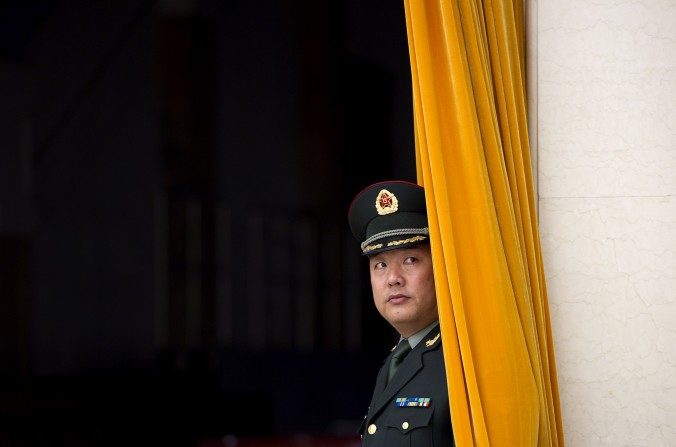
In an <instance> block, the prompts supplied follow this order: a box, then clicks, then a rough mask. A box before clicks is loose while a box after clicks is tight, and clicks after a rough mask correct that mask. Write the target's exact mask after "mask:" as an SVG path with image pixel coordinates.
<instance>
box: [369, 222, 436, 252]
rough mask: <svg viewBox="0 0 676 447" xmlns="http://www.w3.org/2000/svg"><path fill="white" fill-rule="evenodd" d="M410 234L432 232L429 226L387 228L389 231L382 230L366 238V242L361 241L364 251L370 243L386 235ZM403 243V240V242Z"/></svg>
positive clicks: (427, 233)
mask: <svg viewBox="0 0 676 447" xmlns="http://www.w3.org/2000/svg"><path fill="white" fill-rule="evenodd" d="M409 234H417V235H422V234H424V235H425V236H427V235H429V234H430V230H429V228H428V227H425V228H400V229H397V230H387V231H381V232H380V233H376V234H374V235H373V236H371V237H370V238H368V239H366V240H365V241H364V242H362V243H361V249H362V251H365V250H366V248H368V245H369V244H370V243H371V242H373V241H375V240H377V239H382V238H384V237H391V236H404V235H409ZM402 243H403V242H402Z"/></svg>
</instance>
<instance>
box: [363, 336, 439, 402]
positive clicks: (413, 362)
mask: <svg viewBox="0 0 676 447" xmlns="http://www.w3.org/2000/svg"><path fill="white" fill-rule="evenodd" d="M438 334H439V326H437V327H436V328H434V329H432V330H431V331H430V333H429V334H428V335H427V336H426V337H425V338H424V339H423V341H421V342H420V343H419V344H418V345H417V346H416V347H415V348H414V349H413V350H412V351H411V352H410V353H409V354H408V355H407V356H406V358H405V359H404V361H403V362H402V363H401V365H400V366H399V369H398V370H397V373H396V374H395V375H394V377H392V381H391V382H390V383H388V384H387V385H386V384H385V382H386V380H387V365H389V361H390V359H391V358H392V354H390V355H389V356H388V357H387V359H386V361H385V367H384V368H381V370H380V374H378V379H377V380H376V392H375V393H374V396H373V403H372V404H371V408H370V411H369V413H370V415H373V414H376V413H378V412H380V410H381V409H382V408H383V407H384V406H385V405H387V404H388V403H390V402H391V401H392V398H393V397H394V395H395V394H397V392H399V390H400V389H402V388H403V387H404V385H406V384H407V383H408V382H409V381H410V380H411V379H412V378H413V377H414V376H415V375H416V374H417V373H418V371H420V369H421V368H422V367H423V362H422V359H423V355H424V354H425V353H426V352H427V351H429V350H431V349H436V348H437V346H438V345H439V344H440V343H439V342H438V338H437V339H435V337H436V336H437V335H438ZM428 340H434V343H432V344H430V346H427V345H426V341H428Z"/></svg>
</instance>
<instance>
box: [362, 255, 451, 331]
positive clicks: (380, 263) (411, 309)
mask: <svg viewBox="0 0 676 447" xmlns="http://www.w3.org/2000/svg"><path fill="white" fill-rule="evenodd" d="M369 270H370V273H371V289H372V290H373V301H374V302H375V304H376V308H377V309H378V312H380V315H382V316H383V318H385V319H386V320H387V321H388V322H389V323H390V324H391V325H392V326H394V328H395V329H396V330H397V332H399V333H400V334H401V335H402V336H403V337H409V336H411V335H413V334H415V333H416V332H418V331H419V330H421V329H423V328H424V327H425V326H427V325H429V324H431V323H432V322H433V321H435V320H436V319H437V318H438V316H437V299H436V294H435V291H434V274H433V272H432V255H431V253H430V247H429V245H427V244H426V245H423V246H417V247H412V248H401V249H397V250H391V251H384V252H382V253H377V254H375V255H373V256H371V257H370V258H369Z"/></svg>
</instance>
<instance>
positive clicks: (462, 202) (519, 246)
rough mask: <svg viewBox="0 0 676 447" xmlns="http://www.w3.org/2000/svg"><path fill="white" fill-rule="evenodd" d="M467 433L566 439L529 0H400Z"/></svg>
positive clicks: (449, 357) (459, 428)
mask: <svg viewBox="0 0 676 447" xmlns="http://www.w3.org/2000/svg"><path fill="white" fill-rule="evenodd" d="M404 3H405V8H406V27H407V31H408V39H409V52H410V59H411V72H412V80H413V100H414V118H415V136H416V161H417V170H418V181H419V183H420V184H422V185H424V187H425V191H426V200H427V208H428V215H429V216H428V217H429V223H430V234H431V241H432V255H433V260H434V271H435V280H436V287H437V300H438V304H439V315H440V324H441V330H442V333H443V337H442V338H443V347H444V356H445V362H446V372H447V376H448V385H449V395H450V401H451V420H452V423H453V431H454V436H455V440H456V443H457V445H458V446H461V447H463V446H474V445H476V446H489V445H490V446H508V447H517V446H518V447H521V446H535V445H537V446H559V445H563V431H562V425H561V416H560V414H561V413H560V405H559V397H558V386H557V381H556V366H555V362H554V346H553V343H552V334H551V327H550V318H549V308H548V304H547V293H546V287H545V278H544V272H543V267H542V258H541V253H540V241H539V236H538V228H537V216H536V209H535V200H534V197H533V187H532V178H531V177H532V176H531V169H530V153H529V148H528V135H527V120H526V103H525V74H524V67H525V63H524V60H525V57H524V48H525V46H524V40H525V39H524V16H523V4H522V3H521V2H520V1H519V0H514V1H509V0H483V1H481V0H474V1H470V0H429V1H428V0H404Z"/></svg>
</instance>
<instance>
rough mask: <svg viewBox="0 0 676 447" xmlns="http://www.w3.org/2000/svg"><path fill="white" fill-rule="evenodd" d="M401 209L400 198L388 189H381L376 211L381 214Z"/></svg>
mask: <svg viewBox="0 0 676 447" xmlns="http://www.w3.org/2000/svg"><path fill="white" fill-rule="evenodd" d="M398 209H399V200H397V196H395V195H394V194H392V193H391V192H389V191H388V190H386V189H381V190H380V192H379V193H378V196H377V197H376V211H378V214H380V215H381V216H384V215H385V214H392V213H394V212H396V211H397V210H398Z"/></svg>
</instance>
